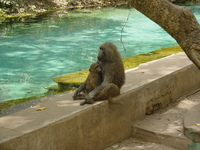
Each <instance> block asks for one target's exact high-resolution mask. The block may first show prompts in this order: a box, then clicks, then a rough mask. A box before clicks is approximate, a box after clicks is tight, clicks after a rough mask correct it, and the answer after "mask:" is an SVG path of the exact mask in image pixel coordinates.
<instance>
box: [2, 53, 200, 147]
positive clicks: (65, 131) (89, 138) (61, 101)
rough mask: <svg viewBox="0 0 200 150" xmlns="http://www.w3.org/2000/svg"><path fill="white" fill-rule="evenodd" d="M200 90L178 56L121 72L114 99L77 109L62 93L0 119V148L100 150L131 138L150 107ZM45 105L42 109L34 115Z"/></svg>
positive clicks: (195, 73) (196, 75)
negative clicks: (123, 76)
mask: <svg viewBox="0 0 200 150" xmlns="http://www.w3.org/2000/svg"><path fill="white" fill-rule="evenodd" d="M198 88H200V71H199V70H198V69H197V68H196V67H195V66H194V65H193V64H192V63H191V62H190V60H188V58H187V57H186V56H185V54H184V53H179V54H176V55H174V56H170V57H167V58H164V59H160V60H156V61H153V62H149V63H145V64H142V65H140V66H139V68H137V69H134V70H128V71H126V83H125V85H124V86H123V88H122V90H121V95H120V96H118V97H116V98H115V99H114V100H116V101H120V102H121V103H122V104H110V103H109V102H108V101H102V102H96V103H95V104H94V105H84V106H80V105H79V103H80V101H79V100H78V101H73V100H72V98H71V96H72V95H73V92H71V93H68V94H59V95H56V96H51V97H47V98H45V99H42V100H41V102H40V103H39V104H37V105H36V106H33V107H31V108H28V109H25V110H22V111H20V112H17V113H14V114H10V115H8V116H5V117H1V118H0V150H1V149H2V150H24V149H28V150H45V149H46V150H47V149H48V150H94V149H95V150H103V149H104V148H106V147H108V146H111V145H112V144H114V143H116V142H120V141H122V140H124V139H127V138H129V137H130V136H131V124H132V123H133V122H136V121H137V120H140V119H143V118H144V117H145V113H146V111H147V110H148V109H151V108H153V106H154V105H155V104H160V105H159V106H161V107H164V106H166V105H167V104H169V103H171V102H172V101H175V100H176V99H178V98H179V97H181V96H184V95H186V94H189V93H191V92H193V91H195V90H196V89H198ZM42 106H45V107H47V109H46V110H44V111H41V112H38V111H35V110H36V109H37V108H38V107H42Z"/></svg>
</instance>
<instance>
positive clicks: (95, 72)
mask: <svg viewBox="0 0 200 150" xmlns="http://www.w3.org/2000/svg"><path fill="white" fill-rule="evenodd" d="M89 71H90V73H89V75H88V77H87V79H86V80H85V82H84V83H83V84H82V85H81V86H80V87H79V88H78V90H76V92H75V93H74V96H73V99H74V100H77V99H84V98H85V96H86V95H87V94H89V93H90V92H91V91H92V90H94V88H96V87H97V86H98V85H100V83H101V81H102V79H101V68H100V65H99V64H98V63H93V64H91V65H90V68H89ZM81 92H82V93H81ZM81 104H83V103H81Z"/></svg>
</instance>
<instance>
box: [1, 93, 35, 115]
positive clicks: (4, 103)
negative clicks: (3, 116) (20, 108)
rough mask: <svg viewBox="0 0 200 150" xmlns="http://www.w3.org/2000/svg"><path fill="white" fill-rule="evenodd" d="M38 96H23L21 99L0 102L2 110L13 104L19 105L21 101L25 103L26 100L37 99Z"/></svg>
mask: <svg viewBox="0 0 200 150" xmlns="http://www.w3.org/2000/svg"><path fill="white" fill-rule="evenodd" d="M36 98H37V97H36V96H33V97H28V98H21V99H15V100H9V101H5V102H0V112H1V111H2V110H3V109H7V108H9V107H11V106H14V105H17V104H20V103H24V102H26V101H29V100H33V99H36Z"/></svg>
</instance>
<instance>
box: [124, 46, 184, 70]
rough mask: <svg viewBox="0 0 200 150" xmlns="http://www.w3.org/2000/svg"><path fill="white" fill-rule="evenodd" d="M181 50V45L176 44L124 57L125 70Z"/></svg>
mask: <svg viewBox="0 0 200 150" xmlns="http://www.w3.org/2000/svg"><path fill="white" fill-rule="evenodd" d="M179 52H183V50H182V49H181V48H180V46H174V47H167V48H162V49H160V50H156V51H153V52H151V53H149V54H141V55H138V56H134V57H127V58H124V59H123V62H124V68H125V70H127V69H131V68H135V67H138V66H139V64H142V63H145V62H148V61H152V60H156V59H159V58H163V57H166V56H169V55H172V54H176V53H179Z"/></svg>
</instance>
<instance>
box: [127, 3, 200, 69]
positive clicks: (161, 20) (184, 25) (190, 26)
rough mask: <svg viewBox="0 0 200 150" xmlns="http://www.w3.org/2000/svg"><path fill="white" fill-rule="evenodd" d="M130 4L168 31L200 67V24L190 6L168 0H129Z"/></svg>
mask: <svg viewBox="0 0 200 150" xmlns="http://www.w3.org/2000/svg"><path fill="white" fill-rule="evenodd" d="M129 4H130V5H131V6H133V7H135V8H136V9H137V10H138V11H140V12H141V13H143V14H144V15H146V16H147V17H148V18H150V19H151V20H153V21H154V22H156V23H157V24H158V25H160V26H161V27H162V28H163V29H164V30H165V31H166V32H168V33H169V34H170V35H171V36H172V37H173V38H174V39H175V40H176V41H177V43H178V44H179V45H180V47H181V48H182V49H183V50H184V52H185V53H186V55H187V56H188V57H189V59H190V60H191V61H192V62H193V63H194V64H195V65H196V66H197V67H198V68H199V69H200V25H199V23H198V21H197V20H196V18H195V16H194V14H193V13H192V12H191V11H190V10H189V9H188V8H186V7H183V6H177V5H174V4H172V3H170V2H169V1H167V0H129Z"/></svg>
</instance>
